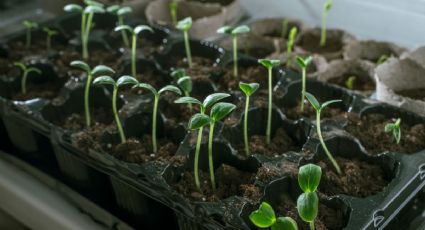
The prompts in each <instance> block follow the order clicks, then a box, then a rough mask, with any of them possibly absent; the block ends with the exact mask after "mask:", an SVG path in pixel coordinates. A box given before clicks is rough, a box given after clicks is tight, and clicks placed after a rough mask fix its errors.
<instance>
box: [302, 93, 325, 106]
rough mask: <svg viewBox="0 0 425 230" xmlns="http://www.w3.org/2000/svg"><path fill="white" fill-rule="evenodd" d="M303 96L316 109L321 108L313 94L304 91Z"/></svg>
mask: <svg viewBox="0 0 425 230" xmlns="http://www.w3.org/2000/svg"><path fill="white" fill-rule="evenodd" d="M305 97H306V98H307V100H308V101H309V102H310V104H311V106H313V108H314V109H315V110H316V111H320V109H321V107H320V103H319V102H318V101H317V99H316V97H314V96H313V94H310V93H308V92H306V93H305Z"/></svg>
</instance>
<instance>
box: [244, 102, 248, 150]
mask: <svg viewBox="0 0 425 230" xmlns="http://www.w3.org/2000/svg"><path fill="white" fill-rule="evenodd" d="M248 108H249V96H246V101H245V116H244V122H243V137H244V138H243V139H244V142H245V153H246V156H249V144H248Z"/></svg>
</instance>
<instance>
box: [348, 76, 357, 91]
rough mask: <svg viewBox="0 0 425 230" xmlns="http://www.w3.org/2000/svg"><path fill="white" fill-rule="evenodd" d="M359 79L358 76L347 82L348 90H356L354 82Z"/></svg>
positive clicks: (350, 78)
mask: <svg viewBox="0 0 425 230" xmlns="http://www.w3.org/2000/svg"><path fill="white" fill-rule="evenodd" d="M356 79H357V77H356V76H350V77H349V78H348V79H347V80H346V81H345V86H346V87H347V89H354V82H355V81H356Z"/></svg>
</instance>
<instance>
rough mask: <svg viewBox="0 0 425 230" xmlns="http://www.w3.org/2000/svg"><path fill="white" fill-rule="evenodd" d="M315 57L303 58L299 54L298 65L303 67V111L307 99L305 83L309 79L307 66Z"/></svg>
mask: <svg viewBox="0 0 425 230" xmlns="http://www.w3.org/2000/svg"><path fill="white" fill-rule="evenodd" d="M312 60H313V58H312V57H311V56H309V57H307V58H306V59H303V58H302V57H299V56H297V63H298V66H300V68H301V72H302V76H301V77H302V80H301V81H302V82H301V83H302V87H301V107H300V108H301V111H302V112H303V111H304V100H305V85H306V80H307V67H308V65H310V63H311V61H312Z"/></svg>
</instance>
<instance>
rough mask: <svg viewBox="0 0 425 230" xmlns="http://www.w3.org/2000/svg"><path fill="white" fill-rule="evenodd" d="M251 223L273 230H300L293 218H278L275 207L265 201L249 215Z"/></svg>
mask: <svg viewBox="0 0 425 230" xmlns="http://www.w3.org/2000/svg"><path fill="white" fill-rule="evenodd" d="M249 219H250V220H251V222H252V223H253V224H254V225H255V226H257V227H259V228H271V229H272V230H298V225H297V222H295V220H294V219H292V218H291V217H278V218H276V214H275V212H274V210H273V207H272V206H271V205H270V204H269V203H267V202H265V201H263V202H261V204H260V207H259V208H258V209H257V210H255V211H253V212H252V213H251V214H250V215H249Z"/></svg>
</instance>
